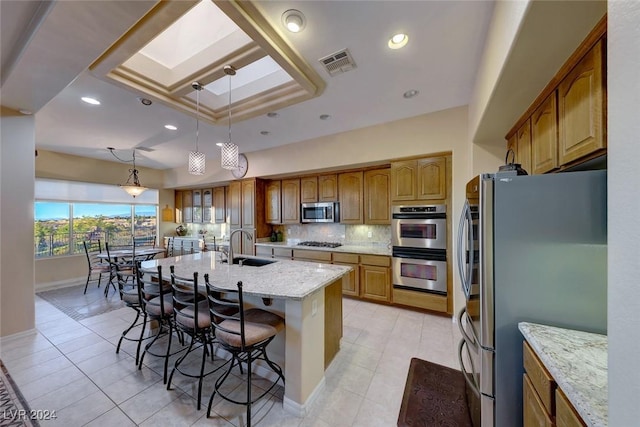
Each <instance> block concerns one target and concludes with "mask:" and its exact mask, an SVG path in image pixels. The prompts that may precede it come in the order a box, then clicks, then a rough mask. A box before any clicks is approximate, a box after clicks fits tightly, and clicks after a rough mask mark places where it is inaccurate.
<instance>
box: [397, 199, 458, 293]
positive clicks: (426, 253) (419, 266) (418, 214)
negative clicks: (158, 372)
mask: <svg viewBox="0 0 640 427" xmlns="http://www.w3.org/2000/svg"><path fill="white" fill-rule="evenodd" d="M391 234H392V245H393V250H392V256H393V287H394V288H398V289H408V290H413V291H421V292H432V293H437V294H440V295H445V294H446V293H447V207H446V205H416V206H394V207H393V210H392V217H391Z"/></svg>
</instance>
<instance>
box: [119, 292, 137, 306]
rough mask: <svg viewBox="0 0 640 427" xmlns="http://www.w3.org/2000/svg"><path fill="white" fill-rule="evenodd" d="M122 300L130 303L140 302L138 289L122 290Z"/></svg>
mask: <svg viewBox="0 0 640 427" xmlns="http://www.w3.org/2000/svg"><path fill="white" fill-rule="evenodd" d="M122 301H124V302H125V304H129V305H137V304H139V303H140V300H139V299H138V289H125V290H124V291H122Z"/></svg>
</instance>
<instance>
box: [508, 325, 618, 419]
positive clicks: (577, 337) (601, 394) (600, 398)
mask: <svg viewBox="0 0 640 427" xmlns="http://www.w3.org/2000/svg"><path fill="white" fill-rule="evenodd" d="M518 328H519V329H520V332H522V335H523V336H524V337H525V338H526V340H527V342H528V343H529V344H530V345H531V347H532V348H533V349H534V350H535V352H536V355H537V356H538V357H539V358H540V360H541V361H542V363H543V364H544V366H545V367H546V368H547V370H548V371H549V373H550V374H551V376H553V378H554V379H555V381H556V383H558V387H560V388H561V389H562V391H563V392H564V394H565V395H566V396H567V397H568V398H569V401H570V402H571V404H572V405H573V406H574V408H575V409H576V410H577V411H578V414H580V416H581V417H582V419H583V420H584V422H585V423H586V424H587V426H594V427H604V426H607V425H608V386H607V336H606V335H600V334H593V333H589V332H582V331H575V330H571V329H563V328H557V327H553V326H545V325H538V324H534V323H527V322H521V323H519V324H518Z"/></svg>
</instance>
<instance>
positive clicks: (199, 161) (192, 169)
mask: <svg viewBox="0 0 640 427" xmlns="http://www.w3.org/2000/svg"><path fill="white" fill-rule="evenodd" d="M191 87H192V88H194V89H195V90H196V151H191V152H189V173H190V174H191V175H204V169H205V163H206V162H205V156H204V153H201V152H200V151H198V138H199V134H200V91H201V90H202V85H201V84H200V83H198V82H193V83H191Z"/></svg>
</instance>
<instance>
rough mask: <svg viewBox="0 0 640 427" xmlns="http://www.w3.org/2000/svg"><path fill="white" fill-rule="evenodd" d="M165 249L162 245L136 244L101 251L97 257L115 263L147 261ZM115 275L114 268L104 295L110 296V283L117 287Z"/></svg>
mask: <svg viewBox="0 0 640 427" xmlns="http://www.w3.org/2000/svg"><path fill="white" fill-rule="evenodd" d="M164 252H165V250H164V249H163V248H160V247H155V246H153V247H152V246H145V247H134V246H130V247H127V248H118V249H114V250H109V252H106V251H104V252H100V253H99V254H98V255H97V257H98V258H100V259H102V260H105V261H109V262H115V263H118V262H120V263H123V264H126V263H128V262H131V261H132V260H133V259H135V260H137V261H147V260H151V259H154V258H155V257H156V256H157V255H158V254H161V253H164ZM114 277H115V274H114V272H113V269H112V271H111V273H110V274H109V282H108V283H107V286H105V288H104V296H105V297H106V296H108V295H109V285H111V286H113V288H114V289H115V288H116V285H115V284H114V283H113V279H114Z"/></svg>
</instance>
